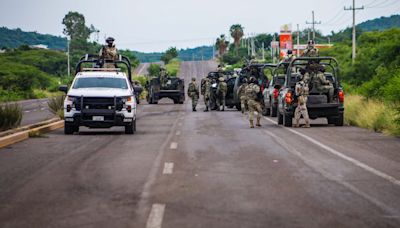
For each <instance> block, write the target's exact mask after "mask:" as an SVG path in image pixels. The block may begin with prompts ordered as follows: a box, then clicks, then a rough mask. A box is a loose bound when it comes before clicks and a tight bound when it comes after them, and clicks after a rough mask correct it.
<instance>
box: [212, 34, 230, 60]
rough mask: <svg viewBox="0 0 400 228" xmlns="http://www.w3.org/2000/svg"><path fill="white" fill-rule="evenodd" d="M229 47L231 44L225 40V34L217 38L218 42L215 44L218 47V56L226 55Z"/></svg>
mask: <svg viewBox="0 0 400 228" xmlns="http://www.w3.org/2000/svg"><path fill="white" fill-rule="evenodd" d="M228 45H229V42H228V41H226V40H225V35H224V34H222V35H220V36H219V37H218V38H217V41H216V42H215V46H216V47H217V50H218V54H219V56H220V57H222V56H223V55H224V54H225V52H226V49H227V47H228Z"/></svg>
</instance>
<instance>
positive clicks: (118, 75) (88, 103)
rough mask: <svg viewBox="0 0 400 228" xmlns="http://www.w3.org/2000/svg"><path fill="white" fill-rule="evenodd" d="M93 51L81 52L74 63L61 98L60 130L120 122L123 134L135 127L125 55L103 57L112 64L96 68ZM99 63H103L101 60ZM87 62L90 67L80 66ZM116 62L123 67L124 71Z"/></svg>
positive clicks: (96, 58)
mask: <svg viewBox="0 0 400 228" xmlns="http://www.w3.org/2000/svg"><path fill="white" fill-rule="evenodd" d="M99 63H100V61H99V59H98V56H97V55H85V56H84V57H82V58H81V60H80V61H79V63H78V64H77V66H76V75H75V78H74V80H73V82H72V86H71V88H70V89H69V90H68V87H67V86H66V85H63V86H60V88H59V90H60V91H63V92H65V93H66V94H67V96H66V98H65V101H64V122H65V126H64V133H65V134H73V133H74V132H79V126H86V127H89V128H110V127H113V126H124V127H125V133H126V134H134V132H135V131H136V104H137V103H136V97H135V91H134V88H133V86H132V84H131V64H130V61H129V59H128V58H126V57H124V56H119V60H116V61H112V60H105V63H106V64H114V65H115V68H100V66H101V65H99ZM102 64H103V63H102ZM83 65H89V66H90V68H82V66H83ZM119 66H121V67H122V66H123V67H124V68H126V69H127V74H126V73H124V72H122V70H121V68H119Z"/></svg>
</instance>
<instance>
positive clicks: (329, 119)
mask: <svg viewBox="0 0 400 228" xmlns="http://www.w3.org/2000/svg"><path fill="white" fill-rule="evenodd" d="M326 119H327V120H328V124H335V122H336V121H335V118H334V117H327V118H326Z"/></svg>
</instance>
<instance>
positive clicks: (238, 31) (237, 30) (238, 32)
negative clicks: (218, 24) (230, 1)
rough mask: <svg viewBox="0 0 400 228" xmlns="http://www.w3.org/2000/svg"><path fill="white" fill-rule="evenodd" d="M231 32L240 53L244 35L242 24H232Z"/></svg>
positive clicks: (237, 51)
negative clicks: (241, 40)
mask: <svg viewBox="0 0 400 228" xmlns="http://www.w3.org/2000/svg"><path fill="white" fill-rule="evenodd" d="M229 32H230V33H231V36H232V37H233V40H234V41H233V42H234V44H235V48H236V54H238V53H239V47H240V39H241V38H242V37H243V35H244V33H243V27H242V26H241V25H240V24H235V25H232V26H231V28H230V29H229Z"/></svg>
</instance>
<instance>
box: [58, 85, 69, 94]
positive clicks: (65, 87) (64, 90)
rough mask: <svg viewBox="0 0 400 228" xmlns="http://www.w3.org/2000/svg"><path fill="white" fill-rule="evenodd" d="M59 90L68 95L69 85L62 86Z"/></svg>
mask: <svg viewBox="0 0 400 228" xmlns="http://www.w3.org/2000/svg"><path fill="white" fill-rule="evenodd" d="M58 90H59V91H61V92H64V93H68V86H67V85H60V86H59V87H58Z"/></svg>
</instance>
